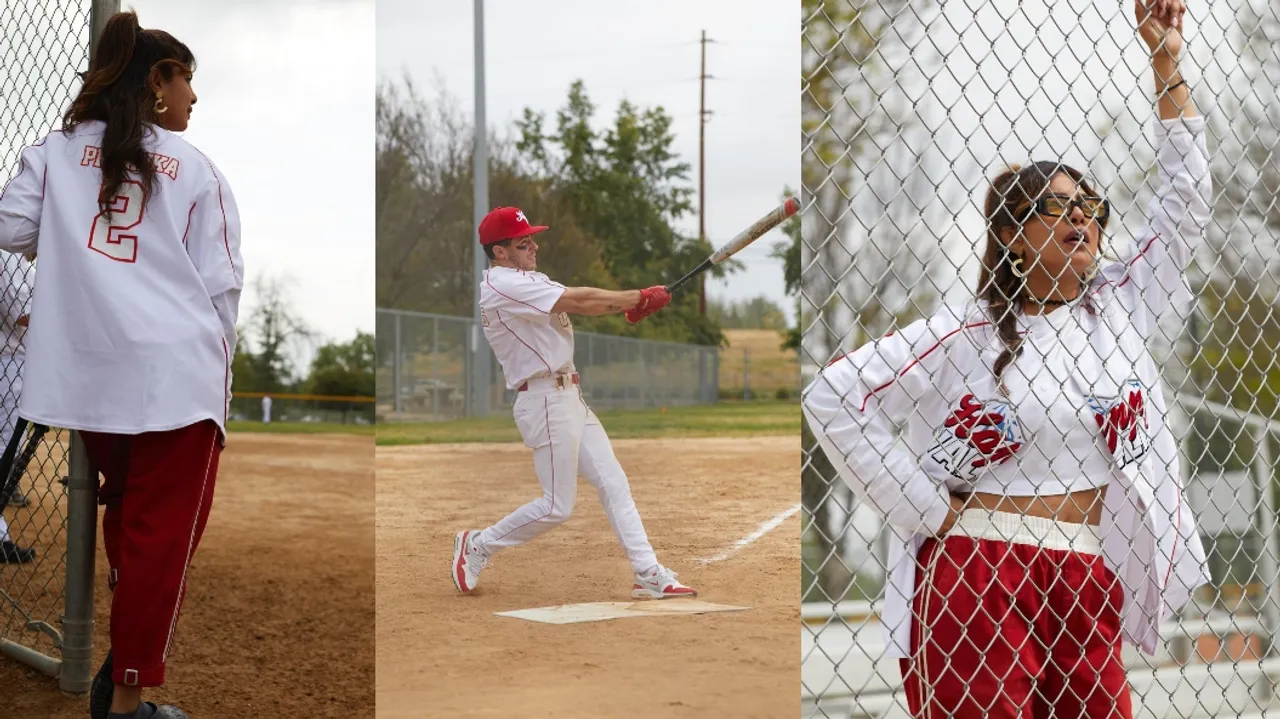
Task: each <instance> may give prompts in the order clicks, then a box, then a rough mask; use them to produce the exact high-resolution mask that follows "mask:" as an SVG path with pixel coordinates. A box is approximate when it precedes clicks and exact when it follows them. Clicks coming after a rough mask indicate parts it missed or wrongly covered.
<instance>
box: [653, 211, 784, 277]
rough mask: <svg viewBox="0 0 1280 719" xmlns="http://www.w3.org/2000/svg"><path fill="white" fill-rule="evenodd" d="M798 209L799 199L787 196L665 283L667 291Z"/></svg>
mask: <svg viewBox="0 0 1280 719" xmlns="http://www.w3.org/2000/svg"><path fill="white" fill-rule="evenodd" d="M799 210H800V201H799V200H797V199H796V198H794V197H788V198H787V201H786V202H784V203H782V205H781V206H779V207H776V208H774V210H773V211H772V212H770V213H769V214H767V215H765V216H764V217H761V218H760V219H758V220H756V221H755V223H753V224H752V225H751V226H750V227H748V228H747V229H745V230H743V231H742V232H739V233H738V235H737V237H734V238H733V239H732V240H729V241H728V242H726V243H725V244H724V246H723V247H721V248H720V249H718V250H716V251H715V252H712V253H711V256H710V257H708V258H707V259H705V260H703V261H702V263H701V264H699V265H698V266H697V267H695V268H693V269H692V270H689V273H688V274H686V275H685V276H684V277H681V278H680V279H678V280H676V281H675V282H672V283H671V284H669V285H667V292H675V291H676V289H677V288H678V287H680V285H683V284H684V283H686V282H688V281H689V280H691V279H693V278H694V277H697V276H698V275H700V274H702V273H703V272H705V271H706V270H707V269H708V268H709V267H711V266H712V265H718V264H720V263H721V262H724V261H725V260H726V259H728V258H730V257H733V256H734V255H736V254H737V253H738V252H739V251H740V250H741V249H742V248H744V247H746V246H747V245H749V244H751V243H752V242H755V241H756V240H758V239H760V238H761V237H762V236H764V234H765V233H766V232H768V231H769V230H772V229H773V228H775V227H777V226H778V225H781V224H782V223H783V221H785V220H786V219H787V218H788V217H790V216H792V215H794V214H796V212H798V211H799Z"/></svg>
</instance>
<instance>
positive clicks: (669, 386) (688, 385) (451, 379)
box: [376, 309, 720, 422]
mask: <svg viewBox="0 0 1280 719" xmlns="http://www.w3.org/2000/svg"><path fill="white" fill-rule="evenodd" d="M377 314H378V317H377V322H378V325H377V335H376V336H377V358H378V366H377V373H378V374H377V393H378V396H377V412H378V419H379V421H396V422H427V421H441V420H451V419H458V418H461V417H467V416H470V412H469V407H468V405H467V398H468V397H471V396H472V394H471V391H470V382H471V381H472V380H471V377H472V376H473V373H472V372H471V369H470V362H471V357H472V356H473V354H472V351H473V350H474V348H476V347H478V348H479V349H480V351H483V352H489V353H490V354H492V351H491V350H490V349H489V347H488V344H487V342H485V340H484V338H483V337H482V336H480V334H479V331H478V330H479V329H480V328H479V326H478V325H477V324H476V323H475V321H474V320H472V319H471V318H470V317H452V316H449V315H437V314H430V313H424V312H407V311H403V310H390V309H379V310H378V312H377ZM476 343H479V344H476ZM719 361H720V360H719V351H718V350H717V348H715V347H706V346H701V345H689V344H679V343H676V342H657V341H653V340H639V339H632V338H630V337H616V336H612V335H601V334H595V333H592V332H574V358H573V362H574V367H576V368H577V371H578V374H579V375H581V377H582V396H583V398H584V399H585V400H586V401H587V402H588V403H589V404H590V405H591V406H592V407H593V408H595V409H622V408H630V409H640V408H647V407H663V406H679V405H691V404H712V403H714V402H715V401H716V398H717V393H718V386H719V385H718V382H719ZM490 365H491V368H492V372H491V373H490V380H489V406H490V408H491V410H492V411H501V409H500V408H502V407H510V406H511V402H512V399H513V398H514V396H515V394H514V393H513V392H511V391H510V390H508V389H507V388H506V384H505V380H504V379H503V376H502V368H501V367H500V366H499V365H498V363H497V362H496V361H493V362H491V363H490Z"/></svg>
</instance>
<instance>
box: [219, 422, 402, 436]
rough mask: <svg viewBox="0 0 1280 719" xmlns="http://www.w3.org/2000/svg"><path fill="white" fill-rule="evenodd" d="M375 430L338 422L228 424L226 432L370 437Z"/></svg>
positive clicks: (364, 425)
mask: <svg viewBox="0 0 1280 719" xmlns="http://www.w3.org/2000/svg"><path fill="white" fill-rule="evenodd" d="M376 430H377V428H376V427H374V425H372V424H341V423H339V422H272V423H271V424H263V423H261V422H250V421H244V422H234V421H232V422H228V423H227V431H228V432H256V433H265V434H335V433H336V434H358V435H372V434H375V433H376Z"/></svg>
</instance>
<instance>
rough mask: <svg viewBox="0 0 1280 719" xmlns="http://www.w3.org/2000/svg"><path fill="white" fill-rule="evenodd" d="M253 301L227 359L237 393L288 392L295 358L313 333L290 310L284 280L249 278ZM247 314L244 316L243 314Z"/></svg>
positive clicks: (295, 372) (295, 371)
mask: <svg viewBox="0 0 1280 719" xmlns="http://www.w3.org/2000/svg"><path fill="white" fill-rule="evenodd" d="M252 287H253V290H254V297H255V303H254V305H253V307H251V308H249V311H248V312H247V313H245V312H243V311H242V313H241V315H242V317H245V322H244V324H243V325H241V326H239V327H237V331H236V334H237V336H238V338H239V340H238V342H237V346H236V355H235V357H234V358H232V360H231V372H232V381H233V384H234V387H235V390H236V391H237V392H288V391H291V390H293V389H295V388H296V387H297V384H298V381H299V378H298V367H297V364H296V360H295V358H296V357H298V356H299V355H300V354H301V353H302V351H303V350H304V349H305V348H306V347H308V346H310V344H311V343H312V342H313V341H314V337H315V334H314V333H313V332H312V331H311V329H310V328H308V327H307V324H306V322H305V321H304V320H303V319H302V317H301V316H300V315H299V314H298V313H297V312H296V311H295V310H294V308H293V306H292V304H291V302H290V299H289V295H288V282H287V281H286V280H284V279H282V278H279V277H267V276H259V277H257V278H255V279H254V280H253V283H252ZM246 315H247V316H246Z"/></svg>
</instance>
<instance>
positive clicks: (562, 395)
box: [475, 267, 658, 573]
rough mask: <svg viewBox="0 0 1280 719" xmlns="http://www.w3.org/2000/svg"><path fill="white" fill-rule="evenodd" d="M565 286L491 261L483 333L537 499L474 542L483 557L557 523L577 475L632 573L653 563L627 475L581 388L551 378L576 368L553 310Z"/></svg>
mask: <svg viewBox="0 0 1280 719" xmlns="http://www.w3.org/2000/svg"><path fill="white" fill-rule="evenodd" d="M564 291H565V286H564V285H562V284H559V283H558V282H553V281H551V280H550V279H549V278H548V277H547V276H546V275H544V274H542V273H541V272H523V271H520V270H515V269H511V268H507V267H491V268H490V269H489V270H488V271H487V272H485V276H484V281H483V283H482V284H481V291H480V310H481V319H482V322H483V325H484V334H485V338H486V339H487V340H488V341H489V345H490V346H491V347H493V352H494V354H495V355H496V356H497V358H498V362H499V363H500V364H501V365H502V374H503V376H504V377H505V378H506V382H507V387H508V388H509V389H513V390H515V389H519V388H520V387H522V386H525V385H526V383H527V389H525V390H523V391H520V392H519V393H518V394H517V395H516V401H515V407H514V414H515V420H516V426H517V427H519V428H520V435H521V437H523V438H524V443H525V445H526V446H528V447H530V448H531V449H533V466H534V469H535V470H536V471H537V473H538V481H539V482H541V483H542V496H541V497H539V498H537V499H535V500H533V501H532V502H529V503H528V504H526V505H524V506H523V507H520V508H519V509H517V510H516V511H514V512H512V513H511V514H510V515H508V516H507V517H505V518H503V519H502V520H500V521H499V522H498V523H497V524H494V525H493V526H491V527H489V528H487V529H485V530H484V531H482V532H481V533H480V534H479V535H478V537H477V539H475V544H476V546H477V547H479V548H480V550H481V551H483V552H485V553H486V554H493V553H494V552H496V551H498V550H500V549H504V548H506V547H514V546H516V545H518V544H523V543H524V542H527V541H529V540H530V539H533V538H534V537H537V536H538V535H540V534H542V533H544V532H546V531H548V530H550V529H551V528H553V527H555V526H557V525H559V524H561V523H563V522H564V521H565V520H566V519H568V518H569V515H570V514H571V513H572V512H573V503H574V500H575V498H576V496H577V486H578V473H579V472H581V473H582V474H583V475H585V476H586V478H587V481H589V482H590V483H591V484H592V486H594V487H595V488H596V491H597V492H598V493H599V496H600V503H601V504H602V505H603V506H604V511H605V516H607V517H608V519H609V525H610V526H611V527H613V532H614V534H615V535H617V537H618V541H619V542H620V543H621V544H622V548H623V550H624V551H625V552H626V554H627V559H628V560H629V561H630V562H631V566H632V568H633V569H634V570H635V571H636V572H637V573H640V572H644V571H647V570H649V569H652V568H653V567H655V566H657V564H658V559H657V557H656V556H655V554H654V552H653V547H652V546H651V545H650V544H649V538H648V537H647V536H646V535H645V531H644V524H643V523H642V522H641V521H640V513H639V512H638V511H637V510H636V504H635V501H634V500H633V499H632V498H631V487H630V486H629V485H628V483H627V475H626V473H625V472H623V470H622V467H621V465H619V464H618V460H617V458H616V457H615V456H614V454H613V446H612V445H611V444H610V443H609V437H608V435H606V434H605V431H604V427H602V426H601V425H600V420H599V419H597V418H596V415H595V413H594V412H592V411H591V408H589V407H588V406H587V403H586V401H585V400H583V398H582V391H581V388H580V387H579V385H577V384H575V383H573V382H563V384H562V383H561V382H558V381H557V377H562V378H563V377H567V376H568V375H571V374H573V372H574V368H573V323H572V322H570V321H569V315H567V314H565V313H563V312H558V313H555V314H552V313H551V308H552V307H554V306H555V304H556V302H557V301H558V300H559V299H560V295H562V294H563V293H564Z"/></svg>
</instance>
